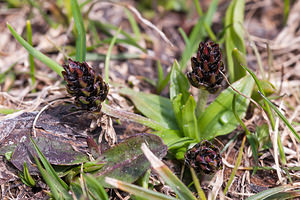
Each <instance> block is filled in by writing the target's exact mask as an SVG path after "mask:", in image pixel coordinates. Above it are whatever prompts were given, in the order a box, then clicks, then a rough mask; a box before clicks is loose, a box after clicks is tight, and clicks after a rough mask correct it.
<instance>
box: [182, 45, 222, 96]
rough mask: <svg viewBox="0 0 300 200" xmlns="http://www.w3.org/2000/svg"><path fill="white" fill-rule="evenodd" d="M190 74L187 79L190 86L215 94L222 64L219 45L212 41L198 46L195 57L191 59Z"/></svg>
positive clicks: (219, 83) (220, 77) (220, 76)
mask: <svg viewBox="0 0 300 200" xmlns="http://www.w3.org/2000/svg"><path fill="white" fill-rule="evenodd" d="M191 64H192V72H188V73H187V77H188V79H189V81H190V83H191V85H192V86H194V87H196V88H202V89H206V90H208V91H209V92H210V93H216V92H217V91H218V90H219V89H220V88H221V82H222V81H223V76H222V74H221V73H220V71H222V72H223V70H224V64H223V62H222V54H221V51H220V48H219V44H215V43H214V42H212V41H209V42H206V43H203V42H201V43H200V44H199V48H198V51H197V57H192V58H191Z"/></svg>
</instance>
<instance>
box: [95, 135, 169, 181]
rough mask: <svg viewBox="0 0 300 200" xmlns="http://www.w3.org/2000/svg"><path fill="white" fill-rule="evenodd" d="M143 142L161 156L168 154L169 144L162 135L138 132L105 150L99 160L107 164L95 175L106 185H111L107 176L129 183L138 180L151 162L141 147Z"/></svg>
mask: <svg viewBox="0 0 300 200" xmlns="http://www.w3.org/2000/svg"><path fill="white" fill-rule="evenodd" d="M142 143H147V144H148V145H149V147H150V148H151V150H152V151H153V152H155V154H156V155H157V156H158V157H160V158H162V157H164V156H165V155H166V154H167V146H166V145H164V144H163V142H162V140H161V138H160V137H158V136H156V135H153V134H146V133H144V134H138V135H135V136H132V137H130V138H128V139H126V140H124V141H123V142H121V143H119V144H117V145H116V146H114V147H112V148H110V149H108V150H106V151H105V152H103V153H102V154H101V156H100V157H99V158H97V161H98V162H105V165H104V166H103V167H102V168H101V169H100V170H98V171H97V172H95V173H93V176H94V177H95V178H96V179H97V181H98V182H99V183H100V184H102V185H103V186H104V187H110V185H108V184H106V182H105V181H104V179H105V177H112V178H117V179H119V180H122V181H126V182H129V183H133V182H134V181H136V180H137V179H138V178H139V177H140V176H142V175H143V174H144V173H145V172H146V171H147V170H148V169H149V167H150V163H149V162H148V161H147V159H146V158H145V156H144V154H143V152H142V150H141V149H140V147H141V145H142Z"/></svg>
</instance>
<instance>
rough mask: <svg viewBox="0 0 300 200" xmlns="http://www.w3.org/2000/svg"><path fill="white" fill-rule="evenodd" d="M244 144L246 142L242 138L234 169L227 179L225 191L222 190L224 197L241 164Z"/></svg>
mask: <svg viewBox="0 0 300 200" xmlns="http://www.w3.org/2000/svg"><path fill="white" fill-rule="evenodd" d="M245 142H246V136H244V138H243V141H242V144H241V148H240V151H239V154H238V157H237V159H236V163H235V165H234V168H233V170H232V172H231V174H230V178H229V180H228V182H227V185H226V187H225V189H224V195H226V193H227V191H228V188H229V187H230V185H231V183H232V181H233V179H234V177H235V174H236V172H237V169H238V167H239V166H240V164H241V161H242V156H243V151H244V145H245Z"/></svg>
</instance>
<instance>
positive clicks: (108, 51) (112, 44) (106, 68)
mask: <svg viewBox="0 0 300 200" xmlns="http://www.w3.org/2000/svg"><path fill="white" fill-rule="evenodd" d="M120 31H121V27H120V28H119V29H118V31H117V33H116V34H115V35H114V37H113V39H112V40H111V42H110V44H109V47H108V50H107V54H106V57H105V82H106V83H108V82H109V74H108V73H109V62H110V54H111V51H112V48H113V46H114V44H115V42H116V39H117V37H118V35H119V33H120Z"/></svg>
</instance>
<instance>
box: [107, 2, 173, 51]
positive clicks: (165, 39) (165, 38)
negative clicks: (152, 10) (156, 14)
mask: <svg viewBox="0 0 300 200" xmlns="http://www.w3.org/2000/svg"><path fill="white" fill-rule="evenodd" d="M111 3H113V4H117V5H120V6H123V7H125V8H127V9H128V10H130V11H131V12H132V13H133V14H134V15H135V16H136V18H137V19H138V20H139V21H140V22H142V23H143V24H145V25H146V26H148V27H150V28H151V29H153V30H154V31H155V32H157V33H158V34H159V35H160V37H161V38H162V39H163V40H164V41H165V42H166V43H167V44H169V45H170V46H171V47H174V45H173V43H172V42H171V41H170V40H169V39H168V38H167V36H166V35H165V34H164V33H163V32H162V31H161V30H159V29H158V28H157V27H156V26H155V25H154V24H152V23H151V22H150V21H149V20H147V19H145V18H144V17H143V16H142V15H141V13H140V12H139V11H138V10H137V9H136V8H134V7H133V6H131V5H129V4H126V3H116V2H112V1H111Z"/></svg>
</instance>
